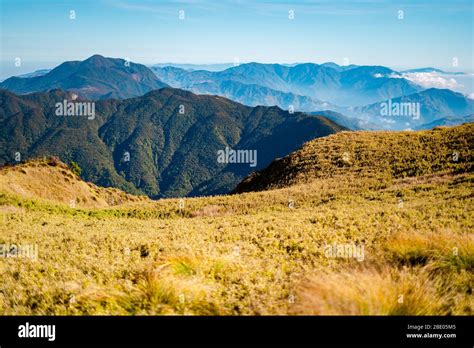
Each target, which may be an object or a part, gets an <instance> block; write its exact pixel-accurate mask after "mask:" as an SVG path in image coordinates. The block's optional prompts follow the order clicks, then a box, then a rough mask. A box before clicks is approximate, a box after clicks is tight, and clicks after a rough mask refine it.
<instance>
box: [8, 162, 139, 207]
mask: <svg viewBox="0 0 474 348" xmlns="http://www.w3.org/2000/svg"><path fill="white" fill-rule="evenodd" d="M53 168H54V169H55V170H52V169H53ZM0 187H1V188H2V192H4V193H10V194H14V195H19V196H22V197H25V198H33V199H35V198H42V199H46V200H49V201H53V202H62V203H66V204H68V205H71V206H74V207H76V206H77V207H81V208H101V207H102V208H103V207H108V206H114V205H119V204H123V203H129V202H143V201H146V200H148V199H147V198H146V197H144V196H143V197H140V196H133V195H129V194H126V193H124V192H122V191H120V190H117V189H114V188H103V187H99V186H96V185H94V184H91V183H88V182H85V181H83V180H81V179H80V178H79V177H78V176H77V175H76V174H74V173H73V172H71V170H70V169H69V168H68V167H67V165H66V164H64V163H61V162H59V163H52V162H51V161H48V160H42V159H38V160H33V161H29V162H27V163H20V164H18V165H16V166H13V167H3V168H0Z"/></svg>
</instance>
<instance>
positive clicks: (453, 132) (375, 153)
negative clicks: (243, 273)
mask: <svg viewBox="0 0 474 348" xmlns="http://www.w3.org/2000/svg"><path fill="white" fill-rule="evenodd" d="M473 156H474V124H473V123H468V124H465V125H462V126H458V127H453V128H448V127H438V128H435V129H434V130H429V131H419V132H411V131H406V132H341V133H338V134H335V135H332V136H329V137H324V138H320V139H315V140H313V141H310V142H308V143H306V144H305V145H304V146H303V147H302V148H301V149H300V150H298V151H296V152H293V153H291V154H290V155H288V156H286V157H285V158H282V159H278V160H275V161H274V162H272V163H271V164H270V165H269V166H268V167H267V168H265V169H264V170H262V171H260V172H256V173H253V174H251V175H250V176H249V177H247V178H245V179H244V180H243V181H242V182H241V183H240V184H239V185H238V187H237V188H236V189H235V190H234V192H246V191H259V190H267V189H271V188H280V187H286V186H290V185H295V184H301V183H306V182H309V181H313V180H315V179H323V178H337V177H341V180H347V179H352V178H361V179H362V178H367V179H368V178H377V179H379V180H381V182H385V181H388V182H391V181H393V180H394V179H399V178H405V177H412V176H420V175H425V174H433V173H439V172H444V171H448V172H455V173H464V172H472V171H473Z"/></svg>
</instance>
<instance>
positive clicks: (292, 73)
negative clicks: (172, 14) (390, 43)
mask: <svg viewBox="0 0 474 348" xmlns="http://www.w3.org/2000/svg"><path fill="white" fill-rule="evenodd" d="M152 70H153V71H154V72H155V74H156V75H157V76H158V77H159V78H160V79H162V80H163V81H164V82H166V83H168V84H170V85H171V86H173V87H176V88H184V89H189V90H195V91H199V92H200V93H209V94H219V95H224V94H225V93H226V92H225V91H223V90H222V86H223V84H224V83H225V82H226V83H227V84H228V83H229V82H228V81H232V82H238V83H240V84H247V85H258V86H262V87H266V88H269V89H270V90H274V91H280V92H284V93H292V94H295V95H298V96H305V97H309V98H312V99H314V100H315V102H316V103H318V104H319V103H321V101H324V102H327V103H329V104H335V105H338V106H359V105H365V104H370V103H373V102H376V101H379V100H383V99H387V98H396V97H399V96H403V95H407V94H412V93H416V92H419V91H421V90H422V88H421V87H420V86H417V85H415V84H414V83H412V82H410V81H408V80H406V79H403V78H391V77H390V75H391V74H394V73H395V71H393V70H391V69H389V68H385V67H381V66H349V67H343V66H339V65H337V64H335V63H325V64H321V65H318V64H312V63H306V64H298V65H295V66H285V65H280V64H259V63H249V64H243V65H239V66H236V67H232V68H229V69H227V70H224V71H217V72H212V71H205V70H199V71H187V70H184V69H178V68H172V69H167V68H160V67H153V68H152ZM224 85H225V84H224ZM229 97H230V98H231V99H234V100H238V99H239V98H241V95H240V94H239V93H238V92H237V93H233V94H232V95H231V96H229ZM279 106H280V107H282V108H287V105H279ZM300 111H314V110H308V109H301V110H300Z"/></svg>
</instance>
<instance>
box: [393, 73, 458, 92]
mask: <svg viewBox="0 0 474 348" xmlns="http://www.w3.org/2000/svg"><path fill="white" fill-rule="evenodd" d="M402 77H403V78H405V79H407V80H409V81H412V82H414V83H416V84H418V85H420V86H423V87H425V88H431V87H434V88H447V89H453V90H456V89H459V88H460V87H462V86H460V85H459V83H458V82H457V81H456V80H455V79H454V78H453V77H450V76H448V75H444V74H440V73H437V72H434V71H433V72H411V73H403V75H402Z"/></svg>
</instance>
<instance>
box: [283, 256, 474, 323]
mask: <svg viewBox="0 0 474 348" xmlns="http://www.w3.org/2000/svg"><path fill="white" fill-rule="evenodd" d="M464 276H467V275H464ZM297 296H298V300H297V301H296V303H295V305H294V306H293V308H292V311H291V312H292V313H293V314H313V315H321V314H324V315H470V314H471V313H472V309H473V307H472V305H473V303H472V298H471V297H470V295H469V294H467V293H465V294H459V293H458V291H457V289H456V288H454V287H453V286H450V285H449V284H446V280H445V279H443V278H442V277H441V276H440V275H437V276H434V275H433V274H432V272H430V271H429V267H426V268H425V267H415V268H408V267H402V268H392V267H387V266H386V265H384V266H379V267H377V266H364V267H357V266H355V267H352V268H345V269H342V270H338V271H335V272H319V273H316V274H314V275H312V276H311V277H310V278H308V279H307V280H305V281H304V282H302V285H300V289H299V291H298V295H297Z"/></svg>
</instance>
